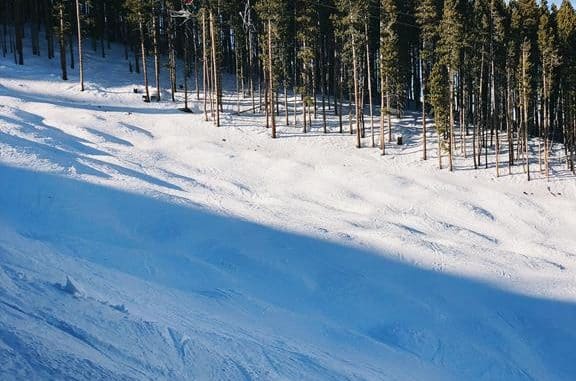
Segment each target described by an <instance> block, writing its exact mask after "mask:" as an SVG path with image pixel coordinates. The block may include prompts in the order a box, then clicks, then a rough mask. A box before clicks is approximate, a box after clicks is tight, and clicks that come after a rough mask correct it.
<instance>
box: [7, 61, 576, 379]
mask: <svg viewBox="0 0 576 381" xmlns="http://www.w3.org/2000/svg"><path fill="white" fill-rule="evenodd" d="M117 53H118V52H117ZM117 56H118V59H116V60H114V61H103V60H102V59H100V58H98V57H97V56H95V55H94V56H92V55H90V56H89V57H88V59H87V68H86V71H87V77H88V80H89V83H87V91H85V92H83V93H80V92H78V86H77V83H76V79H77V72H74V71H73V72H72V73H71V75H70V79H71V80H70V81H68V82H62V81H60V80H59V79H58V76H57V73H58V63H57V62H56V60H54V62H49V63H47V62H46V61H45V60H44V59H43V58H37V57H35V58H31V59H29V60H28V62H27V64H26V66H23V67H17V66H15V65H14V64H13V62H11V61H10V60H8V59H0V379H2V380H62V379H74V380H298V379H299V380H401V381H405V380H414V381H421V380H427V381H432V380H506V381H516V380H566V381H568V380H574V378H575V375H576V351H575V348H576V277H575V275H576V179H575V178H574V177H572V176H571V175H570V174H569V173H568V172H566V171H565V170H564V169H563V167H562V163H560V162H559V161H558V160H556V161H554V166H555V167H554V171H553V173H554V176H553V178H552V179H551V180H550V181H546V180H545V179H543V178H542V176H540V175H536V180H535V181H533V182H530V183H528V182H526V180H525V176H524V175H522V173H521V171H522V169H521V167H518V168H515V169H514V171H515V173H514V174H513V175H508V174H507V171H506V170H505V169H504V168H503V170H502V173H504V174H505V175H504V176H503V177H501V178H495V170H494V167H493V164H491V168H489V169H487V170H478V171H473V170H471V169H470V166H471V163H470V162H469V161H465V160H464V159H458V160H457V161H456V168H457V170H456V172H455V173H448V172H447V171H440V170H438V169H437V159H436V157H435V155H436V151H435V147H436V145H435V143H434V140H433V139H434V138H433V135H430V139H431V142H430V144H429V146H430V147H432V149H431V151H430V155H431V158H430V160H429V161H427V162H423V161H421V160H420V157H421V153H420V148H419V126H420V119H419V117H418V116H416V115H412V114H407V115H406V116H405V117H404V118H403V119H401V120H396V123H397V126H399V128H401V131H402V133H403V135H404V138H405V140H406V141H407V144H406V145H404V146H401V147H398V146H392V145H390V146H389V149H388V153H389V154H390V155H388V156H386V157H381V156H380V154H379V152H378V150H377V149H371V148H364V149H362V150H357V149H355V148H354V147H353V145H354V139H353V137H351V136H350V135H348V134H343V135H340V134H337V133H335V132H334V131H335V127H331V128H332V133H330V134H329V135H328V136H325V135H324V134H323V133H322V131H321V127H320V125H321V123H320V121H321V118H319V119H318V120H316V121H315V122H314V123H315V124H314V128H313V130H312V131H311V132H310V133H309V134H306V135H304V134H302V133H301V131H300V128H295V127H294V126H288V127H286V126H283V123H282V122H283V118H279V124H282V126H281V127H280V128H279V135H280V137H279V138H278V139H276V140H274V141H273V140H271V139H270V137H269V135H270V133H269V132H270V131H269V130H266V128H265V127H264V126H263V123H264V121H263V118H262V116H259V115H252V114H250V113H244V114H242V115H241V116H233V115H232V111H231V110H234V109H235V107H236V104H235V102H236V100H235V98H233V97H231V98H230V99H229V100H228V105H227V112H226V113H225V114H224V115H223V116H222V124H223V126H222V127H221V128H216V127H214V126H213V125H212V124H211V123H208V122H205V121H204V118H203V116H202V114H201V111H200V110H201V108H202V102H195V103H194V104H193V108H194V110H195V111H196V112H195V113H194V114H185V113H182V112H180V111H178V110H177V109H176V106H181V105H180V104H177V105H174V104H173V103H172V102H170V101H169V100H168V99H169V97H168V94H163V95H164V101H163V102H160V103H151V104H145V103H142V102H141V99H140V95H139V94H134V93H133V92H132V89H133V88H134V87H139V84H140V81H141V80H140V77H139V76H138V75H136V74H129V73H127V69H126V66H127V65H126V63H125V62H123V61H122V60H121V59H120V58H119V56H120V54H119V53H118V54H117ZM165 83H166V82H165ZM178 96H179V99H180V100H181V96H182V94H178ZM245 102H248V100H246V101H245ZM369 141H370V139H369V138H368V139H365V141H364V143H365V145H366V146H368V145H369ZM536 166H537V165H536V164H534V167H536Z"/></svg>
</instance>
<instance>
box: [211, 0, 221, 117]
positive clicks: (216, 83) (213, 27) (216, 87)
mask: <svg viewBox="0 0 576 381" xmlns="http://www.w3.org/2000/svg"><path fill="white" fill-rule="evenodd" d="M210 35H211V40H212V66H213V68H214V92H215V96H216V127H220V87H219V86H220V85H219V81H218V54H217V52H216V44H217V41H216V23H215V22H214V15H213V14H212V11H211V10H210Z"/></svg>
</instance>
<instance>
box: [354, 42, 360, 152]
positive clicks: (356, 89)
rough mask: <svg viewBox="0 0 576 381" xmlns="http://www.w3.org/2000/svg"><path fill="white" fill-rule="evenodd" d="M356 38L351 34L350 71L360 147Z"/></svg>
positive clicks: (357, 142)
mask: <svg viewBox="0 0 576 381" xmlns="http://www.w3.org/2000/svg"><path fill="white" fill-rule="evenodd" d="M356 61H357V60H356V39H355V38H354V35H352V71H353V76H354V104H355V106H356V148H362V140H361V137H362V131H361V130H360V103H361V102H362V100H361V99H360V93H359V89H358V63H357V62H356Z"/></svg>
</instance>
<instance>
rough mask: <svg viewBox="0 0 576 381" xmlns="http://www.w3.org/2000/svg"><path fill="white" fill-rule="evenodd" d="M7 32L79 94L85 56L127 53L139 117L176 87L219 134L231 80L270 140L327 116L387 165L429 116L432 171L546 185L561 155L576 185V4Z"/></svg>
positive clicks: (139, 21)
mask: <svg viewBox="0 0 576 381" xmlns="http://www.w3.org/2000/svg"><path fill="white" fill-rule="evenodd" d="M0 19H1V22H2V28H1V30H0V37H1V41H0V44H1V50H2V54H3V56H4V57H6V56H8V55H10V54H11V55H13V57H14V60H15V62H16V63H17V64H20V65H23V64H24V63H25V55H26V54H32V55H46V56H47V57H48V58H50V59H52V58H57V57H56V56H58V58H59V60H60V66H61V72H62V73H61V75H62V79H63V80H66V79H67V68H68V66H70V67H71V68H74V65H75V64H76V63H77V64H78V65H79V66H80V67H79V69H80V70H79V71H80V85H81V87H80V89H81V90H83V89H84V69H83V50H82V49H83V47H84V45H86V47H84V49H86V48H88V49H92V50H93V51H95V52H97V53H98V54H101V55H102V57H104V58H105V57H106V56H107V54H108V52H109V50H110V48H111V44H112V43H116V44H120V45H121V46H123V47H124V58H125V60H126V62H127V70H129V71H131V72H136V73H140V74H141V75H142V78H143V85H144V95H143V99H144V101H146V102H150V101H160V99H161V93H162V91H161V90H162V89H163V88H164V87H165V88H168V86H169V89H170V94H171V98H172V100H173V101H175V100H176V97H175V95H176V93H177V92H178V91H183V92H184V101H185V105H184V110H185V111H189V108H188V105H189V93H190V96H195V97H196V99H197V100H199V101H200V100H202V104H203V111H204V115H205V118H206V120H209V119H211V120H213V121H214V123H215V124H216V125H220V112H222V111H223V99H224V97H223V89H222V87H223V86H222V82H223V81H222V80H223V76H224V75H230V77H232V78H235V86H236V92H237V94H238V110H237V112H238V113H243V112H253V113H256V112H261V113H265V115H266V125H267V127H269V128H270V130H271V135H272V137H273V138H275V137H276V136H277V129H276V126H277V124H278V123H284V124H286V125H290V124H293V125H295V126H296V125H297V126H299V127H301V128H302V131H303V132H304V133H307V132H308V131H310V128H311V126H312V125H313V123H315V124H316V125H317V126H319V127H320V128H321V129H322V130H323V131H324V132H326V133H327V132H328V121H327V115H329V114H332V115H334V116H336V120H337V126H338V128H337V131H338V132H339V133H348V134H351V135H352V136H353V138H354V143H355V145H356V146H357V147H358V148H361V147H362V146H363V145H366V140H368V143H367V145H368V146H370V147H373V148H378V149H379V150H380V151H381V153H382V155H385V154H386V147H387V145H390V144H393V139H394V137H395V136H396V135H400V134H401V133H402V127H401V126H399V125H395V124H394V121H393V118H392V116H393V115H395V114H396V115H398V116H401V115H402V114H403V113H404V112H406V111H408V110H413V111H415V110H419V111H418V112H421V113H422V139H421V142H422V158H423V159H424V160H426V159H428V156H429V152H430V151H431V150H432V149H434V150H435V151H436V152H437V155H438V160H439V161H438V165H439V167H440V168H443V167H447V168H448V169H449V170H451V171H452V170H453V168H454V164H453V162H454V156H455V155H460V156H462V157H465V158H470V157H471V158H472V162H473V165H474V168H479V167H485V168H488V167H489V166H492V165H493V166H494V168H495V169H496V174H497V175H498V176H500V175H501V172H502V170H503V168H507V169H508V172H509V173H511V172H512V168H513V167H514V166H515V165H521V166H522V168H523V171H524V172H525V174H526V176H527V178H528V180H530V178H531V168H532V167H533V166H534V165H537V168H536V171H539V172H541V173H542V174H544V175H546V176H549V173H550V167H551V165H550V160H551V157H550V156H551V154H552V151H553V149H554V148H555V147H556V148H557V149H558V147H560V148H559V149H561V150H562V151H563V152H562V157H563V159H562V160H563V161H565V165H566V166H567V168H568V169H569V170H571V171H572V172H575V165H574V161H575V156H576V12H575V10H574V8H573V7H572V5H571V4H570V1H569V0H564V1H563V2H562V4H561V5H560V6H559V7H557V6H555V5H552V6H550V5H549V4H548V3H547V1H546V0H543V1H541V2H540V3H537V2H536V0H510V1H505V0H402V1H401V0H4V1H3V2H2V3H1V4H0ZM24 38H29V40H30V42H31V44H30V46H31V51H30V52H24V44H23V39H24ZM146 57H152V58H153V73H152V75H151V74H150V73H149V72H150V70H149V68H148V64H147V60H146ZM76 61H77V62H76ZM164 70H168V72H169V78H170V80H169V83H167V84H162V83H161V80H160V78H161V76H160V74H161V71H164ZM88 76H89V73H88ZM149 77H153V79H154V82H153V83H152V84H150V83H149ZM190 82H192V84H190ZM182 83H183V84H182ZM181 84H182V85H181ZM181 87H182V88H181ZM150 88H152V91H151V90H150ZM240 99H244V100H246V99H248V100H249V101H248V103H249V104H250V107H248V108H247V109H244V110H241V109H240ZM244 103H245V102H244ZM432 120H433V121H434V122H433V123H431V121H432ZM434 133H435V135H436V136H437V139H436V140H437V147H429V144H428V139H429V137H430V136H432V134H434ZM533 171H534V169H532V172H533Z"/></svg>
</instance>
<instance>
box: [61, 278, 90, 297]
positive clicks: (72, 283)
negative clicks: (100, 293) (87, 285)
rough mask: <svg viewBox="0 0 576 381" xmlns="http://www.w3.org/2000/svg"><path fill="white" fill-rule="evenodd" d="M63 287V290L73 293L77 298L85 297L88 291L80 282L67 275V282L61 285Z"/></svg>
mask: <svg viewBox="0 0 576 381" xmlns="http://www.w3.org/2000/svg"><path fill="white" fill-rule="evenodd" d="M61 287H62V291H64V292H66V293H68V294H70V295H73V296H75V297H77V298H83V297H85V296H86V292H85V291H84V289H83V288H82V287H81V286H80V284H79V283H78V282H77V281H76V280H75V279H74V278H72V277H71V276H69V275H66V283H65V284H64V285H62V286H61Z"/></svg>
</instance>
